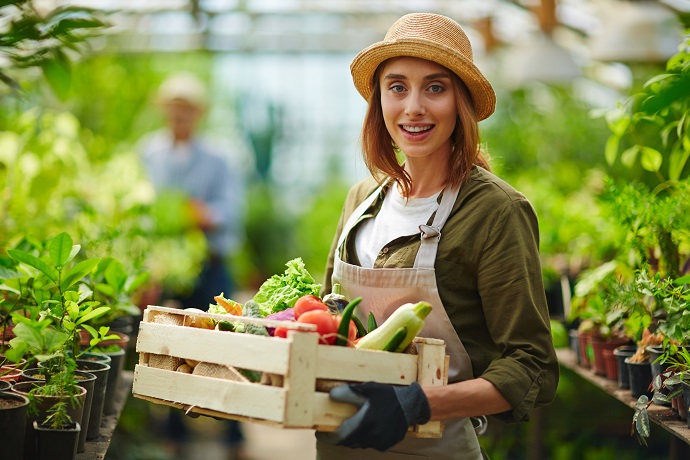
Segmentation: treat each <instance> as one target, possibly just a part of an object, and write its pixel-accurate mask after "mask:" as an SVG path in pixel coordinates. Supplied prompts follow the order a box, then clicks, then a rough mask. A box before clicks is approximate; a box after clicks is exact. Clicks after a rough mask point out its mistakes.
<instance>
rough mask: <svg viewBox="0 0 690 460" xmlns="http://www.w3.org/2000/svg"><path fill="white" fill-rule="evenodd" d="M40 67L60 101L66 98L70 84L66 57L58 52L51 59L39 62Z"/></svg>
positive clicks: (70, 79)
mask: <svg viewBox="0 0 690 460" xmlns="http://www.w3.org/2000/svg"><path fill="white" fill-rule="evenodd" d="M41 69H42V70H43V75H44V76H45V78H46V80H47V81H48V84H49V85H50V87H51V88H52V90H53V92H54V93H55V95H56V96H57V97H58V98H59V99H60V100H62V101H64V100H66V99H67V96H68V94H69V91H70V88H71V86H72V76H71V71H70V65H69V61H68V60H67V58H66V57H65V56H64V55H63V54H62V53H59V52H56V53H55V57H54V58H53V59H45V60H44V61H42V62H41Z"/></svg>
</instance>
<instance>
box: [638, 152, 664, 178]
mask: <svg viewBox="0 0 690 460" xmlns="http://www.w3.org/2000/svg"><path fill="white" fill-rule="evenodd" d="M640 153H641V155H640V163H641V164H642V167H643V168H644V169H645V170H647V171H650V172H658V171H659V169H660V168H661V163H662V161H663V157H662V156H661V152H659V151H658V150H656V149H653V148H651V147H645V146H641V147H640Z"/></svg>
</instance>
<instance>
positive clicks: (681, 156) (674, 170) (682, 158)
mask: <svg viewBox="0 0 690 460" xmlns="http://www.w3.org/2000/svg"><path fill="white" fill-rule="evenodd" d="M684 141H685V139H684ZM689 157H690V146H688V148H686V149H684V150H681V149H675V150H673V151H672V152H671V155H670V156H669V159H668V178H669V180H673V181H676V180H680V176H681V174H682V173H683V169H684V168H685V164H686V163H687V162H688V158H689Z"/></svg>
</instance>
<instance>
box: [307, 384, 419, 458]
mask: <svg viewBox="0 0 690 460" xmlns="http://www.w3.org/2000/svg"><path fill="white" fill-rule="evenodd" d="M330 398H331V399H332V400H333V401H338V402H344V403H349V404H354V405H355V406H356V407H357V408H358V409H359V410H358V411H357V413H356V414H355V415H353V416H352V417H350V418H348V419H346V420H345V421H343V423H342V424H341V425H340V426H339V427H338V429H337V430H336V431H334V432H332V433H317V437H318V439H319V440H320V441H323V442H327V443H330V444H338V445H341V446H346V447H351V448H360V449H365V448H372V449H376V450H379V451H382V452H384V451H386V450H388V449H390V448H391V447H393V446H394V445H396V444H397V443H399V442H400V441H402V440H403V438H404V437H405V434H406V433H407V429H408V428H409V427H410V426H412V425H417V424H423V423H426V422H428V421H429V417H430V416H431V410H430V409H429V402H428V400H427V398H426V396H425V395H424V391H422V387H421V386H419V384H418V383H417V382H413V383H412V384H411V385H409V386H395V385H385V384H381V383H374V382H368V383H363V384H349V385H341V386H339V387H336V388H334V389H332V390H331V392H330Z"/></svg>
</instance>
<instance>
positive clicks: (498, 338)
mask: <svg viewBox="0 0 690 460" xmlns="http://www.w3.org/2000/svg"><path fill="white" fill-rule="evenodd" d="M351 71H352V76H353V80H354V83H355V86H356V87H357V90H358V91H359V92H360V94H362V96H363V97H364V98H365V99H366V100H367V101H368V102H369V109H368V112H367V115H366V118H365V121H364V127H363V130H362V144H363V151H364V159H365V162H366V164H367V166H368V168H369V170H370V171H371V173H372V177H371V178H368V179H366V180H364V181H362V182H360V183H359V184H356V185H355V186H354V187H352V189H351V190H350V192H349V194H348V197H347V199H346V202H345V205H344V209H343V213H342V216H341V219H340V222H339V225H338V231H337V234H336V238H335V241H334V245H333V247H332V250H331V255H330V258H329V262H328V265H327V273H326V278H325V281H324V292H330V290H331V286H332V284H333V283H336V282H337V283H339V284H340V285H341V286H342V287H343V288H344V290H345V293H346V294H347V295H348V296H349V297H350V298H354V297H357V296H361V297H363V299H364V300H363V302H362V304H360V305H361V307H362V308H361V309H360V312H359V314H361V315H363V317H366V315H368V313H369V312H370V311H372V312H373V313H374V315H375V316H376V319H377V320H378V322H379V324H380V323H381V322H382V321H383V320H385V318H387V317H388V316H389V315H390V314H391V312H392V311H393V310H395V309H396V308H397V307H398V306H400V305H402V304H403V303H406V302H417V301H419V300H425V301H428V302H430V303H431V304H432V305H433V310H432V312H431V314H430V316H429V317H428V318H427V320H426V323H425V327H424V329H423V331H422V332H421V333H420V334H419V335H420V336H425V337H436V338H441V339H444V340H445V342H446V352H447V354H449V355H450V358H451V361H450V369H449V385H447V386H444V387H433V388H432V387H428V388H422V387H420V386H419V385H417V384H412V385H410V386H405V387H399V386H398V387H396V386H392V385H382V384H375V383H366V384H362V385H344V386H341V387H338V388H336V389H334V390H333V391H332V392H331V398H332V399H334V400H338V401H343V402H350V403H353V404H356V405H357V406H359V407H360V409H359V411H358V413H357V414H356V415H355V416H353V417H352V418H350V419H348V420H346V421H345V422H344V423H343V424H342V425H341V426H340V428H339V429H338V430H337V431H336V432H334V433H328V434H326V433H318V435H317V451H318V456H319V459H329V460H330V459H351V458H358V459H360V458H361V459H367V458H386V459H388V458H390V459H393V458H405V459H415V458H433V459H480V458H482V452H481V449H480V447H479V443H478V440H477V434H476V433H475V429H474V428H473V424H472V422H471V421H470V417H481V416H485V415H495V416H497V417H499V418H502V419H503V420H507V421H522V420H526V419H527V417H528V414H529V412H530V410H531V409H532V408H533V407H535V406H537V405H543V404H547V403H549V402H550V401H551V400H552V399H553V397H554V394H555V390H556V386H557V383H558V364H557V361H556V355H555V350H554V348H553V343H552V341H551V335H550V331H549V317H548V310H547V306H546V299H545V295H544V288H543V285H542V279H541V267H540V262H539V253H538V248H539V242H538V225H537V218H536V215H535V213H534V210H533V208H532V206H531V205H530V203H529V202H528V201H527V199H526V198H525V197H524V196H523V195H522V194H520V193H519V192H517V191H516V190H514V189H513V188H512V187H511V186H510V185H508V184H507V183H505V182H503V181H502V180H501V179H499V178H498V177H496V176H495V175H493V174H492V173H490V172H489V165H488V163H487V161H486V159H485V158H484V157H483V156H482V154H481V152H480V149H479V129H478V122H479V121H480V120H483V119H485V118H487V117H488V116H490V115H491V114H492V113H493V111H494V108H495V102H496V98H495V94H494V91H493V89H492V87H491V84H490V83H489V82H488V81H487V80H486V78H485V77H484V76H483V75H482V73H481V72H480V71H479V70H478V69H477V67H475V65H474V64H473V61H472V48H471V45H470V43H469V40H468V39H467V36H466V35H465V33H464V31H463V30H462V28H461V27H460V26H459V25H458V24H457V23H456V22H455V21H453V20H451V19H449V18H447V17H444V16H440V15H435V14H427V13H417V14H409V15H406V16H403V17H402V18H400V19H399V20H398V21H397V22H396V23H395V24H394V25H393V26H392V27H391V29H390V30H389V31H388V33H387V35H386V37H385V39H384V41H382V42H379V43H376V44H374V45H372V46H370V47H368V48H366V49H364V50H363V51H362V52H360V53H359V54H358V55H357V57H355V59H354V61H353V62H352V65H351ZM396 153H397V156H396ZM400 156H402V159H403V161H402V163H400V162H399V158H400ZM430 419H431V420H444V421H445V430H444V435H443V438H441V439H415V438H407V439H404V440H403V438H404V436H405V433H406V431H407V428H408V426H411V425H414V424H418V423H425V422H426V421H428V420H430ZM353 448H363V449H365V450H357V451H353V450H352V449H353ZM379 451H381V452H383V451H385V453H381V452H379ZM402 454H406V455H404V456H401V455H402Z"/></svg>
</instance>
